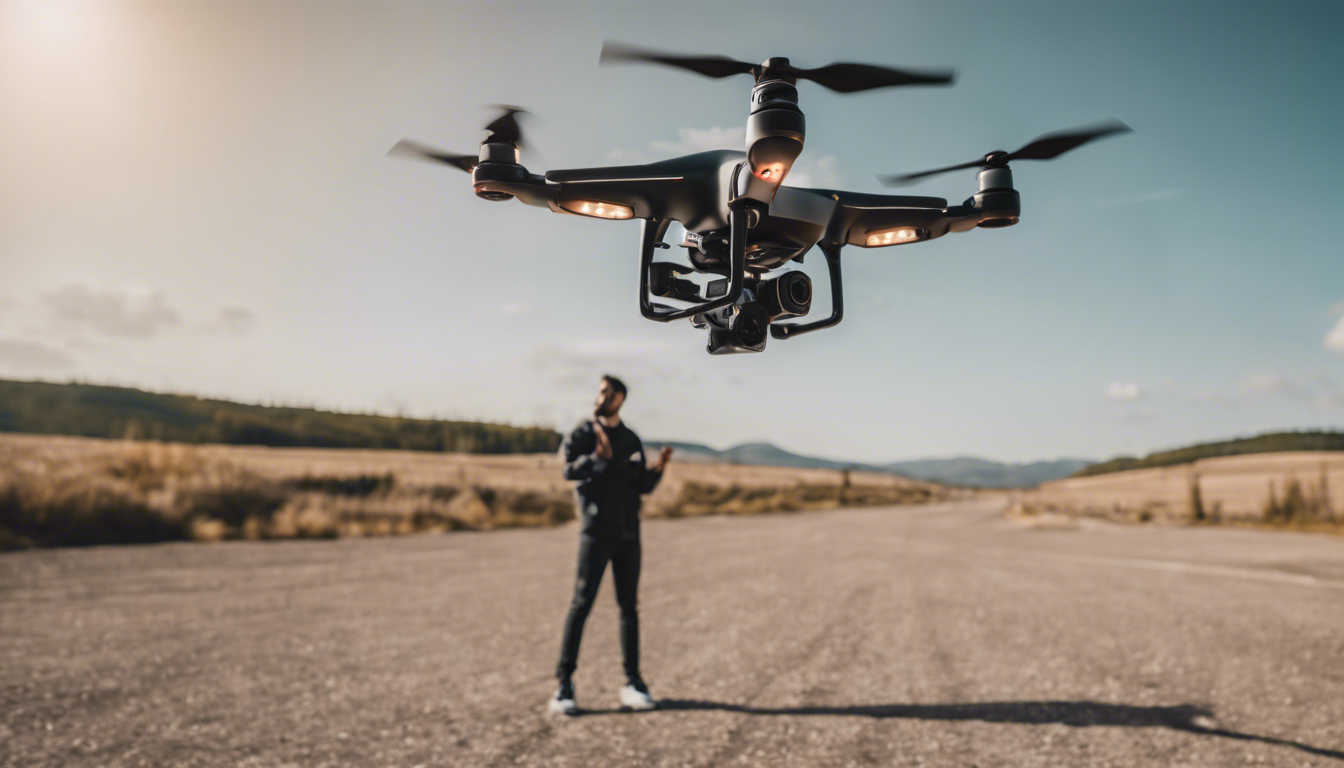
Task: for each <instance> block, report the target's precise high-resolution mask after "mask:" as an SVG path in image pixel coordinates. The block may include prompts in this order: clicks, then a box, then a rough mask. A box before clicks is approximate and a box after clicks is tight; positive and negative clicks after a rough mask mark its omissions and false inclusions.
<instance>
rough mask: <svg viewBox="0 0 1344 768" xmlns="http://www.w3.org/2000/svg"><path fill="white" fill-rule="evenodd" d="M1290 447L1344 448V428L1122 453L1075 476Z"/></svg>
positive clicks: (1280, 451) (1272, 434) (1266, 435)
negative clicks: (1139, 453)
mask: <svg viewBox="0 0 1344 768" xmlns="http://www.w3.org/2000/svg"><path fill="white" fill-rule="evenodd" d="M1290 451H1344V432H1325V431H1320V430H1316V431H1302V432H1270V433H1267V434H1263V435H1257V436H1255V437H1241V438H1235V439H1232V440H1220V441H1217V442H1212V443H1200V444H1197V445H1192V446H1188V447H1186V448H1177V449H1175V450H1170V451H1159V452H1156V453H1150V454H1148V455H1147V456H1145V457H1143V458H1141V459H1139V458H1135V457H1133V456H1121V457H1118V458H1114V459H1111V460H1110V461H1103V462H1101V463H1100V464H1093V465H1092V466H1090V467H1084V468H1083V469H1080V470H1078V471H1077V472H1075V473H1074V474H1073V477H1088V476H1090V475H1104V474H1108V473H1111V472H1124V471H1126V470H1130V469H1148V468H1151V467H1169V466H1172V465H1174V464H1188V463H1190V462H1192V461H1197V460H1199V459H1211V458H1214V457H1217V456H1241V455H1244V454H1249V453H1285V452H1290Z"/></svg>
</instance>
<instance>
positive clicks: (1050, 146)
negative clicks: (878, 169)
mask: <svg viewBox="0 0 1344 768" xmlns="http://www.w3.org/2000/svg"><path fill="white" fill-rule="evenodd" d="M1131 130H1133V129H1132V128H1130V127H1129V126H1128V125H1125V124H1124V123H1122V122H1120V121H1119V120H1115V119H1112V120H1108V121H1106V122H1104V123H1098V124H1097V125H1093V126H1089V127H1086V128H1077V129H1075V130H1072V131H1058V132H1055V133H1047V134H1045V135H1044V136H1040V137H1037V138H1036V140H1035V141H1032V142H1031V143H1030V144H1027V145H1026V146H1024V147H1022V148H1021V149H1019V150H1017V151H1016V152H1004V151H1003V150H994V151H993V152H990V153H989V154H987V155H985V156H984V157H982V158H979V159H978V160H972V161H971V162H969V163H961V164H959V165H949V166H946V167H944V168H935V169H933V170H931V171H920V172H919V173H907V174H891V175H887V176H878V177H877V178H878V180H879V181H881V182H882V183H883V184H885V185H887V186H889V187H897V186H902V185H905V184H910V183H913V182H915V181H917V180H919V179H922V178H924V177H926V176H934V175H937V174H939V173H946V172H947V171H957V170H961V169H962V168H975V167H977V166H1004V165H1007V164H1008V163H1010V162H1012V161H1014V160H1051V159H1054V158H1056V157H1059V156H1060V155H1062V154H1064V153H1065V152H1068V151H1070V150H1073V149H1077V148H1078V147H1081V146H1082V145H1084V144H1087V143H1088V142H1092V141H1096V140H1097V139H1100V138H1103V137H1105V136H1110V135H1112V134H1116V133H1126V132H1128V131H1131Z"/></svg>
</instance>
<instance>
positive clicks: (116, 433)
mask: <svg viewBox="0 0 1344 768" xmlns="http://www.w3.org/2000/svg"><path fill="white" fill-rule="evenodd" d="M0 432H26V433H30V434H42V435H77V436H82V437H104V438H113V439H118V438H131V439H152V440H162V441H170V442H181V443H224V444H234V445H267V446H289V447H309V448H380V449H400V450H411V451H451V452H458V453H546V452H551V451H554V450H556V449H557V448H558V447H559V446H560V435H559V434H558V433H556V432H555V431H553V430H550V429H541V428H537V427H513V426H508V425H505V424H483V423H477V422H469V421H436V420H430V419H406V418H399V417H392V416H375V415H371V414H357V413H335V412H332V411H320V410H316V409H312V408H278V407H271V406H263V405H245V404H243V403H234V402H229V401H227V400H210V399H205V398H199V397H192V396H188V395H171V394H161V393H156V392H145V391H142V390H139V389H131V388H127V387H106V386H97V385H92V384H52V383H47V382H39V381H9V380H3V379H0Z"/></svg>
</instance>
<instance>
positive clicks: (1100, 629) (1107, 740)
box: [0, 500, 1344, 768]
mask: <svg viewBox="0 0 1344 768" xmlns="http://www.w3.org/2000/svg"><path fill="white" fill-rule="evenodd" d="M1001 506H1002V505H1001V503H1000V502H998V501H994V500H981V501H973V502H962V503H957V504H949V505H940V506H929V507H905V508H894V509H868V510H846V511H838V512H817V513H806V514H793V515H775V516H769V517H756V518H707V519H696V520H667V521H651V522H649V523H647V525H646V528H645V556H644V557H645V560H644V562H645V565H644V579H643V583H642V585H641V617H642V622H643V624H642V628H643V635H644V669H645V676H646V678H647V679H648V681H649V683H650V685H651V688H652V690H653V693H654V695H655V696H658V697H660V698H662V699H663V700H664V702H665V706H664V707H663V708H662V709H660V710H657V711H653V712H647V713H624V712H620V711H618V710H617V709H616V707H615V703H616V691H617V688H618V687H619V685H620V684H621V682H622V681H621V676H620V652H619V649H618V643H617V627H616V610H615V600H614V599H613V597H612V593H611V586H610V583H609V578H610V577H609V576H608V582H607V583H604V584H603V587H602V594H601V595H600V596H599V599H598V600H599V601H598V607H597V608H596V609H595V610H594V612H593V615H592V617H591V618H590V619H589V623H588V632H587V634H586V638H585V643H584V647H583V653H582V656H581V659H580V662H581V663H580V668H579V671H578V674H577V676H576V685H577V688H578V695H579V704H580V706H581V707H584V708H585V713H584V714H583V715H581V716H579V717H575V718H559V719H557V718H554V717H548V716H546V715H545V714H544V705H545V702H546V700H547V698H548V696H549V694H550V693H551V690H552V688H553V680H552V679H551V673H552V669H553V665H554V662H555V656H556V653H557V651H558V646H559V640H560V627H561V622H562V621H563V618H564V613H565V608H566V605H567V602H568V598H569V592H570V588H571V581H572V571H573V559H574V554H575V549H576V535H577V533H576V530H575V528H573V527H572V526H571V527H566V528H561V529H552V530H528V531H502V532H493V533H480V534H471V533H456V534H449V535H426V536H415V537H406V538H395V539H364V540H347V541H329V542H275V543H242V542H240V543H227V544H171V545H162V546H145V547H120V548H100V549H92V550H80V551H76V550H64V551H46V552H21V553H12V554H7V555H3V556H0V622H2V623H3V627H2V630H3V631H0V685H2V686H3V699H2V700H0V702H2V703H3V712H0V765H4V766H25V768H26V767H27V766H98V767H99V768H104V767H110V766H131V765H153V766H159V765H183V766H195V765H201V766H206V765H208V766H224V765H227V766H291V765H292V766H321V765H325V766H416V765H423V766H436V765H463V766H505V765H528V766H532V765H536V766H542V765H545V766H604V765H641V766H642V765H655V766H664V765H666V766H702V765H764V766H845V765H884V766H885V765H906V766H971V765H976V766H982V767H984V768H987V767H989V766H1028V765H1031V766H1035V765H1070V766H1072V765H1113V766H1135V765H1172V766H1234V765H1246V764H1256V765H1273V766H1293V765H1332V766H1333V765H1344V540H1341V539H1339V538H1334V537H1328V536H1320V535H1306V534H1294V533H1276V532H1262V531H1250V530H1233V529H1207V528H1206V529H1188V528H1162V527H1120V526H1112V525H1107V524H1100V523H1093V524H1087V525H1084V526H1082V527H1074V528H1067V527H1064V528H1057V527H1050V526H1046V527H1024V526H1021V525H1018V524H1014V523H1012V522H1009V521H1007V520H1004V519H1003V518H1002V517H1001V516H1000V514H999V512H1000V509H1001Z"/></svg>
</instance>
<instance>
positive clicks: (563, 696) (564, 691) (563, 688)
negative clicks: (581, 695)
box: [546, 681, 579, 715]
mask: <svg viewBox="0 0 1344 768" xmlns="http://www.w3.org/2000/svg"><path fill="white" fill-rule="evenodd" d="M546 711H547V712H550V713H551V714H552V715H573V714H577V713H578V711H579V705H578V704H576V703H575V702H574V684H573V683H571V682H569V681H565V682H562V683H560V687H559V688H556V689H555V695H554V696H552V697H551V703H550V704H549V705H548V706H547V707H546Z"/></svg>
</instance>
